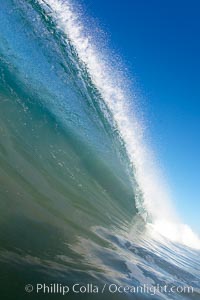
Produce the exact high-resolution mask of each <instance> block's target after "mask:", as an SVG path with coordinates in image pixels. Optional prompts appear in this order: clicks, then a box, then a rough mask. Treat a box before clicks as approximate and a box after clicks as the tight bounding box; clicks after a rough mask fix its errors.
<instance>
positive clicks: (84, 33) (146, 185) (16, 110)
mask: <svg viewBox="0 0 200 300" xmlns="http://www.w3.org/2000/svg"><path fill="white" fill-rule="evenodd" d="M77 7H79V8H77ZM86 19H87V16H86V15H84V14H83V13H82V12H81V7H80V5H78V6H77V4H76V3H75V2H72V1H68V0H66V1H61V0H31V1H24V0H18V1H17V0H7V1H5V0H3V1H1V3H0V105H1V110H0V115H1V120H0V128H1V144H0V172H1V173H0V174H1V177H0V178H1V179H0V180H1V194H0V195H1V199H0V226H1V231H0V268H1V284H0V290H1V294H2V295H3V297H4V299H18V298H20V299H27V293H26V291H25V290H24V286H26V284H27V283H28V284H31V285H32V286H33V287H35V286H36V284H37V283H38V282H44V283H46V284H47V285H48V284H49V285H50V284H52V283H58V284H67V285H68V286H72V287H73V285H74V284H76V283H81V284H83V285H85V286H87V284H93V285H97V286H100V285H102V286H104V285H105V284H108V283H109V284H116V285H119V286H126V285H128V286H138V285H144V284H146V285H148V286H151V287H155V286H157V285H159V286H164V285H166V286H167V287H168V290H167V291H165V292H163V291H160V290H157V292H156V293H154V294H152V293H151V294H149V293H146V294H145V293H143V292H142V291H139V292H138V293H137V295H134V297H135V298H136V299H199V295H200V294H199V290H200V285H199V280H200V275H199V274H200V262H199V250H200V240H199V237H198V236H197V235H196V234H195V233H194V232H193V231H192V230H191V229H190V227H189V226H188V225H185V224H183V223H182V222H181V220H180V218H179V216H178V213H177V212H175V211H174V206H173V200H171V192H169V190H168V187H167V184H166V182H165V178H164V176H163V175H162V174H161V171H160V168H159V165H158V164H157V162H156V159H155V155H154V154H153V152H152V151H151V146H150V145H149V143H147V139H146V133H145V129H144V127H145V126H144V121H142V120H141V119H140V117H139V116H140V113H138V106H139V105H138V101H139V99H137V97H136V96H135V95H134V92H133V91H132V88H130V84H129V82H130V81H131V78H127V77H128V76H126V75H122V73H123V72H121V68H123V66H122V65H119V64H118V61H117V60H114V59H113V58H112V53H111V51H112V50H109V49H108V47H106V46H105V45H103V44H102V46H101V37H98V32H99V30H96V31H95V33H92V32H91V30H89V29H88V28H87V22H86ZM99 49H101V50H99ZM113 60H114V62H113ZM10 282H12V283H13V285H14V288H13V289H11V288H10ZM185 286H190V287H192V290H191V289H190V291H189V292H184V291H183V289H182V290H181V288H180V287H185ZM173 287H174V289H175V291H176V292H174V293H171V291H172V288H173ZM178 288H179V289H180V290H181V291H179V292H178ZM28 296H30V297H33V298H34V299H35V298H36V297H37V298H38V299H40V298H41V299H43V298H44V296H45V295H38V294H36V293H35V291H33V293H31V295H28ZM50 296H52V297H53V298H55V299H59V297H62V296H61V295H58V294H56V295H50ZM47 297H49V295H47ZM69 297H71V298H76V297H78V298H79V297H80V295H75V294H73V293H72V294H70V295H69ZM94 297H95V296H94V295H92V294H91V295H87V299H93V298H94ZM98 297H100V299H102V297H103V299H112V298H113V299H127V297H131V294H126V295H125V294H124V293H117V294H112V293H110V292H109V290H107V291H106V293H105V294H104V295H103V296H102V295H97V298H98Z"/></svg>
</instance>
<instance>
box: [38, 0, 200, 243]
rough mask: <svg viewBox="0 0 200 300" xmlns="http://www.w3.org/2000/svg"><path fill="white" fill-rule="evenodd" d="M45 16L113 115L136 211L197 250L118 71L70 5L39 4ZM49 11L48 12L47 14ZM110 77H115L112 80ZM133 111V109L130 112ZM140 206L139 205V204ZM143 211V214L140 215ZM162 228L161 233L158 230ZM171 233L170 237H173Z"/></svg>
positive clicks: (57, 1) (193, 237) (44, 2)
mask: <svg viewBox="0 0 200 300" xmlns="http://www.w3.org/2000/svg"><path fill="white" fill-rule="evenodd" d="M39 3H40V5H41V6H42V7H44V9H46V12H47V15H50V16H52V17H53V19H54V20H55V22H56V24H57V26H58V28H59V29H61V30H62V31H63V32H64V33H65V34H66V36H67V38H69V40H70V41H71V43H72V45H73V46H74V48H75V50H76V51H77V55H78V57H79V58H80V60H81V62H82V63H83V64H85V65H86V68H87V69H88V71H89V74H90V76H91V79H92V81H93V82H94V84H95V86H96V87H97V88H98V90H99V91H100V93H101V95H102V98H103V100H104V101H105V103H106V104H107V106H108V108H109V109H110V111H111V112H112V115H113V118H114V121H115V123H116V127H117V130H118V131H119V135H120V136H121V138H122V140H123V141H124V142H125V146H126V150H127V153H128V156H129V159H130V163H131V164H132V168H133V170H134V175H135V177H136V181H137V183H138V186H137V189H138V191H137V195H136V197H137V199H136V201H137V207H138V208H140V206H142V214H143V216H144V217H145V218H147V217H146V213H147V214H150V216H151V217H150V218H152V219H153V220H152V222H154V229H155V230H156V229H157V228H158V231H159V233H161V234H163V235H165V236H166V237H167V238H169V239H172V240H173V241H177V242H181V243H183V244H186V245H187V246H191V247H194V248H197V249H200V240H199V239H198V237H197V236H196V235H195V234H194V233H193V232H192V230H191V229H190V228H189V227H188V226H187V225H181V224H180V221H179V222H178V218H177V217H176V216H175V213H174V212H173V207H172V204H171V200H170V197H169V195H168V194H169V192H168V191H167V188H166V186H165V183H164V180H163V179H161V178H162V175H161V174H160V172H159V170H158V167H157V166H155V158H153V154H152V153H151V152H150V150H149V149H147V147H146V145H145V143H144V138H143V127H144V126H142V124H141V123H140V122H139V121H138V119H137V118H136V116H135V115H134V114H131V116H130V113H129V111H130V109H131V108H130V97H131V95H130V96H129V97H128V96H127V95H128V94H129V93H128V91H127V88H126V89H125V88H124V87H125V86H127V85H126V84H125V83H124V80H123V79H121V78H119V76H118V78H117V76H116V74H117V70H115V69H113V68H112V67H111V66H110V64H109V58H107V57H106V55H105V53H99V51H98V50H97V47H95V41H94V39H95V38H93V39H92V37H91V36H88V34H87V31H86V29H85V28H84V26H83V24H82V22H81V20H80V17H79V15H80V14H79V15H78V12H77V13H75V12H74V9H73V5H72V3H71V2H70V1H59V0H56V1H54V0H48V1H43V0H40V1H39ZM50 9H51V10H50ZM113 74H115V75H114V77H113ZM131 111H132V109H131ZM141 194H142V196H140V195H141ZM141 202H142V203H141ZM143 209H145V212H146V213H145V212H144V211H143ZM161 228H162V229H161ZM172 232H173V233H172Z"/></svg>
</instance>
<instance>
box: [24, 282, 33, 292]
mask: <svg viewBox="0 0 200 300" xmlns="http://www.w3.org/2000/svg"><path fill="white" fill-rule="evenodd" d="M25 291H26V292H27V293H31V292H32V291H33V286H32V284H27V285H26V286H25Z"/></svg>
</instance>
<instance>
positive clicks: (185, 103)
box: [83, 0, 200, 233]
mask: <svg viewBox="0 0 200 300" xmlns="http://www.w3.org/2000/svg"><path fill="white" fill-rule="evenodd" d="M83 3H84V6H85V8H86V10H87V12H88V14H89V15H91V16H92V17H94V18H97V20H98V21H99V24H100V26H101V27H102V28H103V30H104V31H105V32H107V33H108V35H109V37H110V41H109V44H110V45H111V47H112V48H113V49H114V50H117V52H118V53H119V54H120V56H121V57H122V60H124V61H125V62H126V64H127V66H128V68H129V71H130V72H131V74H132V76H133V78H136V80H137V84H138V86H139V88H140V91H141V94H142V96H143V98H144V99H145V100H144V105H145V106H146V108H145V110H147V118H148V120H147V123H148V124H149V131H150V133H151V140H152V141H153V147H154V148H156V152H157V153H156V154H157V156H158V158H159V160H160V161H161V165H162V166H163V168H164V170H165V173H166V175H167V181H168V184H169V186H170V188H171V190H172V195H173V198H174V199H175V206H176V207H177V210H178V212H179V214H180V215H181V217H182V219H183V220H184V222H185V223H188V224H190V225H191V226H192V228H194V229H195V230H196V231H197V232H199V233H200V175H199V172H200V157H199V156H200V17H199V15H200V1H194V0H190V1H179V0H173V1H172V0H163V1H161V0H115V1H114V0H95V1H94V0H87V1H86V0H83Z"/></svg>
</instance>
